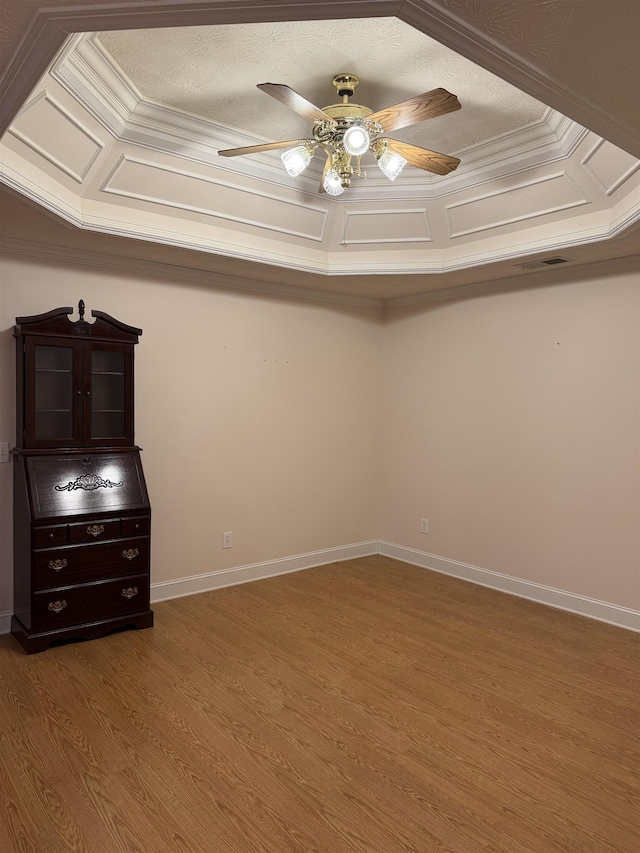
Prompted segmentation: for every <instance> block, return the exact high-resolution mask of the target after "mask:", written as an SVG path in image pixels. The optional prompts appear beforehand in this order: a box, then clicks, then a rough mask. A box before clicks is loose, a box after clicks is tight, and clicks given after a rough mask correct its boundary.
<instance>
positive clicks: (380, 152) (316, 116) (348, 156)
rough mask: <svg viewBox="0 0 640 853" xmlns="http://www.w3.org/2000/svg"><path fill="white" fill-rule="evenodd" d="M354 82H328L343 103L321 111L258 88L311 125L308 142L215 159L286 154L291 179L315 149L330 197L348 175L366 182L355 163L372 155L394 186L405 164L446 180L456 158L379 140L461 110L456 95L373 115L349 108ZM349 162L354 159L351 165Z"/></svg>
mask: <svg viewBox="0 0 640 853" xmlns="http://www.w3.org/2000/svg"><path fill="white" fill-rule="evenodd" d="M359 82H360V81H359V80H358V78H357V77H356V76H355V74H337V75H336V76H335V77H334V78H333V85H334V86H335V88H336V89H337V91H338V94H339V95H340V96H341V97H342V103H340V104H330V105H329V106H327V107H324V108H323V109H320V108H319V107H316V106H314V104H312V103H311V102H310V101H307V100H306V99H305V98H303V97H302V95H299V94H298V93H297V92H295V91H294V90H293V89H291V88H290V87H289V86H285V85H283V84H281V83H260V84H259V85H258V88H259V89H262V91H263V92H266V93H267V94H268V95H271V97H273V98H275V99H276V100H278V101H280V102H281V103H284V104H286V105H287V106H288V107H290V108H291V109H293V110H294V111H295V112H297V113H298V114H299V115H302V116H303V117H304V118H306V119H308V120H309V121H311V122H313V128H312V134H313V138H312V139H299V140H293V141H287V142H269V143H265V144H264V145H250V146H248V147H246V148H230V149H227V150H225V151H219V152H218V153H219V154H220V155H221V156H223V157H237V156H240V155H244V154H257V153H259V152H260V151H270V150H273V149H276V148H287V149H288V150H287V151H285V152H284V153H283V154H282V155H281V160H282V163H283V165H284V167H285V169H286V171H287V173H288V174H289V175H290V176H291V177H292V178H295V177H297V176H298V175H300V174H301V173H302V172H303V171H304V170H305V169H306V168H307V166H308V165H309V163H310V162H311V160H312V159H313V156H314V154H315V152H316V151H317V150H318V149H319V148H320V149H322V150H323V151H324V152H325V154H326V158H327V159H326V162H325V167H324V170H323V173H322V178H321V180H320V187H319V190H320V192H326V193H327V194H328V195H331V196H338V195H341V193H343V192H344V191H345V190H346V189H348V188H349V186H350V184H351V178H352V177H353V175H358V177H363V178H364V177H366V174H365V173H364V172H362V171H361V168H360V160H361V158H362V156H363V155H364V154H366V153H368V152H371V153H372V154H373V156H374V157H375V158H376V161H377V163H378V166H379V167H380V169H381V171H382V173H383V174H384V175H385V176H386V177H387V178H388V179H389V180H390V181H395V179H396V178H397V177H398V175H399V174H400V172H401V171H402V169H403V168H404V167H405V166H406V165H407V163H408V164H409V165H411V166H414V167H416V168H418V169H423V170H424V171H427V172H433V173H435V174H437V175H446V174H448V173H449V172H452V171H453V170H454V169H455V168H457V166H458V164H459V162H460V160H459V159H458V158H457V157H451V156H450V155H447V154H439V153H438V152H437V151H429V150H428V149H426V148H420V147H419V146H417V145H412V144H410V143H408V142H400V141H399V140H396V139H392V138H390V137H383V136H380V134H382V133H384V132H385V131H389V130H397V129H398V128H401V127H407V126H408V125H410V124H415V123H417V122H421V121H425V120H426V119H429V118H435V117H436V116H439V115H444V114H446V113H449V112H453V111H454V110H458V109H460V102H459V101H458V99H457V98H456V96H455V95H452V94H451V93H450V92H447V91H446V90H445V89H433V90H432V91H431V92H426V93H425V94H424V95H418V96H416V97H414V98H410V99H409V100H408V101H403V102H402V103H400V104H396V105H395V106H392V107H387V108H386V109H383V110H379V111H378V112H377V113H374V112H373V111H372V110H371V109H370V108H369V107H366V106H364V105H362V104H352V103H350V102H349V98H350V97H351V96H352V95H353V92H354V90H355V88H356V86H358V84H359ZM352 158H355V164H354V163H353V162H352Z"/></svg>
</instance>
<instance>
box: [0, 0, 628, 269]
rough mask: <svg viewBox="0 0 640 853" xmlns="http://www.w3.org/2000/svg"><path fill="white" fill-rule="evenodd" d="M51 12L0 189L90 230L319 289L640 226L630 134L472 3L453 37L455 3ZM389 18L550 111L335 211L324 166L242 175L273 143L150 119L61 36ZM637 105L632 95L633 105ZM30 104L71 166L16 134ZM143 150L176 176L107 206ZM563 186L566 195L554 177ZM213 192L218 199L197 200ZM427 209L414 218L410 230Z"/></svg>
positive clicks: (25, 56)
mask: <svg viewBox="0 0 640 853" xmlns="http://www.w3.org/2000/svg"><path fill="white" fill-rule="evenodd" d="M10 2H13V0H10ZM31 2H32V0H25V3H26V4H29V5H30V4H31ZM40 2H43V0H40ZM44 2H45V3H46V2H47V0H44ZM58 2H59V4H60V5H57V6H56V7H55V8H51V7H50V8H47V7H45V8H43V9H40V10H39V11H38V12H37V14H36V15H35V17H34V18H33V21H32V23H31V25H30V27H29V28H28V30H27V32H26V34H25V36H24V39H23V40H22V42H21V44H20V45H19V47H18V49H17V51H16V53H15V54H14V55H13V57H12V59H11V60H10V62H9V63H8V65H7V66H6V68H5V72H4V74H3V75H2V78H0V107H1V109H2V113H1V121H2V122H3V124H2V125H0V130H2V129H4V128H6V127H8V126H9V125H10V124H11V121H12V120H14V119H15V122H14V125H13V126H12V127H11V131H10V132H9V133H7V134H6V135H5V137H4V139H3V153H4V163H3V165H2V172H1V174H0V178H1V180H2V181H3V182H4V183H5V184H7V186H9V187H12V188H14V189H16V190H17V191H18V192H19V193H21V194H22V195H24V196H26V197H27V198H30V199H32V200H33V201H35V202H37V203H38V204H41V205H44V206H45V207H47V208H48V209H49V210H51V211H53V212H54V213H56V214H58V215H60V216H62V217H63V218H64V219H65V220H66V221H68V222H71V223H73V224H74V225H77V226H78V227H79V228H81V229H84V230H85V231H95V232H100V233H103V234H112V235H121V236H126V237H137V238H139V239H141V240H143V241H149V242H158V243H161V244H164V245H165V246H168V247H171V246H173V247H177V248H184V249H190V250H197V251H199V252H204V253H207V254H220V255H224V256H226V257H229V258H234V259H239V260H241V261H251V262H254V263H255V262H258V263H262V264H266V265H273V266H281V267H285V268H288V269H289V270H299V271H300V272H304V273H312V274H320V275H322V276H324V277H328V278H329V277H333V276H335V277H346V276H364V275H366V276H371V277H381V276H391V275H395V276H400V275H404V274H408V275H416V276H420V275H423V274H425V273H428V274H433V275H437V274H440V273H450V272H456V271H463V270H468V269H471V268H473V267H479V266H482V265H486V264H498V263H504V262H508V261H510V260H512V259H513V260H518V259H521V258H522V257H523V256H526V255H529V254H534V255H535V254H537V253H539V252H540V251H543V250H548V251H563V250H565V249H568V248H571V247H578V246H586V245H588V244H592V243H597V242H599V241H608V240H611V239H612V238H613V237H616V236H618V235H620V234H622V233H623V232H624V231H626V230H628V229H629V228H630V227H631V226H632V225H633V224H635V223H636V222H637V221H638V219H639V218H640V194H639V193H638V190H639V189H640V173H639V170H640V163H638V162H637V161H635V159H633V158H632V157H631V155H628V154H626V153H625V152H626V151H632V152H635V153H636V154H640V136H639V134H638V133H637V129H636V128H630V127H629V126H627V125H626V124H625V123H624V121H620V120H618V119H617V118H616V117H615V116H614V115H609V114H608V113H607V112H606V111H605V110H604V109H603V108H602V106H598V105H597V104H596V103H592V102H591V101H590V100H589V98H588V97H587V96H586V95H585V92H584V91H577V90H576V89H574V88H572V87H570V86H569V87H567V86H566V85H561V84H559V83H558V82H557V81H556V80H555V79H553V75H552V74H551V73H549V72H548V71H546V70H545V67H547V66H545V65H544V62H542V60H544V56H542V57H541V59H540V61H541V62H542V65H538V64H536V63H537V62H538V59H537V58H536V57H535V56H533V54H532V53H531V51H525V50H524V47H522V46H521V50H522V55H518V53H517V51H516V50H514V45H513V43H510V44H508V43H507V40H508V33H507V32H506V31H505V32H501V31H499V30H498V29H497V28H494V29H491V28H489V29H486V28H484V27H483V26H482V25H481V22H480V21H479V19H478V17H477V14H476V13H477V11H478V2H479V0H478V2H475V4H469V20H467V19H466V17H465V19H464V20H463V17H462V15H463V12H464V10H463V12H461V11H460V9H461V8H462V7H463V6H464V4H462V5H461V0H398V2H388V0H345V2H338V0H313V2H302V0H295V2H294V0H274V2H270V0H174V2H166V0H137V2H136V3H135V4H132V3H130V2H126V3H123V2H113V3H110V4H109V5H104V4H102V3H100V2H96V3H93V2H89V0H86V2H84V3H76V2H74V0H58ZM496 2H498V0H496ZM505 2H506V0H505ZM509 2H510V3H511V4H512V6H513V11H514V14H516V13H517V11H518V9H520V11H521V12H522V8H521V7H520V5H519V3H520V0H509ZM527 2H531V0H527ZM576 2H577V0H567V2H566V3H565V6H566V7H571V10H574V8H575V6H576ZM597 2H598V5H601V4H600V3H599V0H597ZM542 7H544V9H543V8H542ZM559 8H560V6H559V4H558V2H557V0H547V2H545V3H541V4H537V5H536V10H537V11H539V12H540V14H545V13H546V12H547V11H548V12H549V15H550V16H551V13H553V12H554V10H557V9H559ZM472 13H473V14H472ZM567 14H569V11H567ZM384 16H396V17H397V18H398V19H399V20H401V21H404V22H405V23H406V24H409V25H410V26H412V27H414V28H415V29H416V30H418V31H419V32H422V33H424V34H425V35H428V36H429V37H431V38H435V39H437V40H438V41H440V42H442V44H444V45H446V46H447V47H449V48H451V49H452V50H454V51H457V52H458V53H460V54H462V55H464V56H466V57H467V58H468V59H470V60H472V61H473V62H475V63H477V64H478V65H481V66H482V67H484V68H487V69H489V70H490V71H491V72H493V73H494V74H496V75H498V76H499V77H501V78H503V79H507V80H509V81H510V82H512V83H514V84H515V85H517V86H518V87H519V88H520V89H522V90H523V91H525V92H527V93H528V94H529V95H531V96H533V97H535V98H537V99H538V100H540V101H543V102H544V103H548V104H551V105H552V106H553V108H554V109H549V110H548V111H547V113H546V114H545V116H544V120H542V121H536V122H533V123H532V124H530V125H529V126H526V127H520V128H518V129H517V130H515V131H513V132H512V133H510V134H509V135H508V137H501V138H498V139H494V140H492V141H491V142H490V143H486V144H483V145H471V146H470V147H468V148H467V149H466V150H465V151H464V152H463V153H464V163H463V165H462V166H461V167H460V169H459V170H458V171H457V172H456V173H454V174H452V175H450V176H448V177H447V178H446V180H438V179H434V178H433V177H431V176H430V175H427V174H425V173H419V174H417V175H416V174H415V170H414V173H413V174H412V175H411V176H410V178H409V175H408V174H407V173H403V175H401V176H400V178H399V179H398V181H397V182H396V183H395V184H394V185H392V186H389V184H388V183H387V182H386V181H385V179H384V178H382V176H380V177H378V174H377V170H375V172H374V174H373V175H371V177H370V178H369V179H368V181H367V182H366V183H364V184H359V185H358V191H357V193H355V194H353V195H352V196H351V198H349V199H346V200H344V199H343V200H334V199H332V198H328V197H326V196H324V197H323V196H319V195H318V194H317V186H318V182H319V177H320V166H318V165H315V164H314V165H313V166H312V167H310V169H309V170H308V172H307V173H305V174H304V175H303V176H301V178H300V179H298V181H297V182H296V184H295V186H292V185H291V183H290V182H288V181H287V179H286V178H285V177H284V175H283V173H282V171H281V170H280V168H279V163H278V161H277V159H275V160H274V158H273V155H271V156H267V155H258V156H256V157H255V158H250V159H251V162H249V160H248V159H247V160H245V159H244V158H238V159H237V160H235V161H232V162H230V161H228V160H224V158H219V157H218V155H217V152H218V150H219V149H221V148H228V147H241V146H243V145H249V144H255V143H256V142H262V141H270V140H263V138H262V137H256V136H253V135H251V133H249V132H247V131H240V130H238V129H237V128H231V127H228V126H225V125H223V124H221V123H220V122H215V121H212V120H209V119H204V118H199V117H197V116H194V115H188V114H186V113H184V112H180V111H179V110H176V109H173V108H171V107H168V106H162V105H160V104H155V103H150V102H149V101H146V100H145V99H144V98H143V97H142V95H141V93H140V92H139V91H138V90H137V89H136V87H135V86H133V85H132V84H131V83H130V81H128V80H127V79H126V78H125V77H123V75H122V74H121V73H120V72H119V70H118V69H117V67H116V66H115V65H114V63H113V62H112V61H111V60H110V58H109V56H108V54H106V52H105V51H104V50H102V49H101V48H100V47H99V45H96V43H95V42H93V41H92V40H91V39H88V38H85V37H82V36H79V35H78V36H75V37H73V38H72V39H70V40H69V42H67V43H66V44H65V39H66V37H67V36H68V35H69V34H74V33H84V32H95V31H108V30H111V29H132V28H139V29H148V28H154V27H175V26H180V27H185V26H189V27H193V26H200V25H217V24H230V23H260V22H287V21H293V20H300V21H311V20H332V19H334V20H335V19H351V18H357V17H361V18H365V17H384ZM474 16H475V18H474ZM549 20H551V17H549ZM1 34H2V26H1V25H0V35H1ZM56 52H58V57H57V61H56V62H55V63H54V70H53V76H50V77H49V78H47V79H44V78H42V82H41V83H40V84H39V86H38V88H36V89H35V90H34V88H33V87H34V86H35V85H36V83H37V82H38V80H39V79H40V78H41V76H42V75H43V73H44V72H45V70H46V66H47V65H48V63H49V61H50V60H51V59H53V58H54V55H55V54H56ZM534 60H535V61H534ZM549 67H551V65H550V64H549ZM632 89H633V84H632V83H630V84H629V87H628V89H627V91H631V90H632ZM32 92H33V95H32V96H31V100H30V101H29V102H28V106H29V107H30V108H32V107H33V109H34V112H33V116H36V110H37V109H38V108H39V107H41V105H42V103H45V102H46V103H48V104H54V103H56V104H58V105H59V107H60V109H59V110H58V113H59V115H60V116H66V120H67V122H68V126H69V130H68V131H64V133H67V132H68V134H69V136H68V138H69V140H71V141H72V142H73V145H74V147H73V149H72V150H69V151H68V152H66V151H64V149H63V147H62V141H63V137H64V135H63V132H62V131H61V130H60V129H58V131H56V133H57V138H56V140H55V146H57V147H55V146H54V149H55V150H53V151H52V150H49V149H48V148H47V140H46V138H45V136H46V134H45V131H44V128H43V127H42V128H41V129H40V133H41V136H40V138H38V133H37V127H36V128H35V131H36V132H32V131H31V130H29V131H28V132H27V131H26V130H25V127H24V126H23V125H24V122H23V121H22V119H23V118H24V115H25V113H22V114H21V113H20V108H21V106H22V104H23V102H24V101H25V100H26V99H27V97H28V96H30V95H31V93H32ZM612 103H613V101H612ZM74 104H75V105H77V107H78V109H79V111H78V112H77V113H76V107H75V106H74ZM556 110H560V111H561V112H556ZM561 113H564V115H562V114H561ZM40 115H41V117H42V114H40ZM565 115H570V116H572V117H573V119H568V118H565ZM16 116H17V118H16ZM575 119H579V120H580V121H581V122H582V124H584V125H585V127H590V128H591V129H592V131H593V130H595V131H597V132H599V133H600V136H601V137H602V138H601V139H598V138H597V137H596V134H594V133H593V132H591V131H588V130H586V129H585V127H582V126H581V125H578V124H576V121H575ZM105 131H106V132H105ZM83 134H84V136H83ZM84 139H87V140H90V139H94V141H96V143H97V142H99V143H100V146H101V147H100V150H99V151H98V150H95V149H94V153H95V156H90V155H91V152H86V151H84V149H83V145H85V144H86V143H85V142H84ZM605 139H606V140H608V141H604V140H605ZM612 143H613V144H612ZM616 145H617V146H618V148H616V147H615V146H616ZM141 149H145V150H144V152H142V154H143V155H145V156H146V155H149V156H148V157H147V159H148V161H149V165H150V168H153V169H156V170H157V169H160V170H162V173H163V175H166V176H170V178H169V179H168V181H167V184H166V187H154V186H153V181H152V180H149V179H145V180H146V183H147V185H148V188H145V187H143V186H142V183H144V181H142V179H141V176H140V175H139V174H137V173H136V174H134V173H133V172H131V173H130V175H129V178H128V179H127V180H129V181H130V183H129V184H126V183H125V182H123V183H122V184H121V185H119V187H118V189H117V192H118V199H117V204H113V201H114V198H115V197H114V196H113V193H107V192H106V189H105V187H106V184H105V180H106V177H107V175H109V174H113V170H114V168H115V166H116V164H117V163H118V162H123V158H125V159H127V158H128V160H127V161H128V162H130V163H131V162H133V160H134V159H135V158H136V157H137V159H138V160H140V159H141ZM621 149H622V150H621ZM60 152H62V156H60ZM456 153H460V152H456ZM561 174H562V175H563V180H562V181H559V180H558V178H557V177H554V176H558V175H561ZM163 182H164V180H163ZM571 186H573V187H574V188H575V192H574V194H573V195H571V191H570V187H571ZM551 187H555V188H557V193H556V190H555V189H554V191H553V192H554V193H556V195H554V196H553V197H552V198H549V199H548V200H545V203H542V201H541V198H542V195H543V191H544V190H546V189H549V188H551ZM206 191H209V192H212V193H213V196H212V197H211V198H205V196H206ZM218 193H219V195H218ZM519 193H520V195H519ZM248 194H249V195H248ZM109 196H110V197H109ZM223 196H224V198H223ZM525 196H526V198H525ZM516 197H517V198H518V204H519V208H518V210H517V211H515V212H514V211H513V210H509V211H508V212H506V213H504V214H501V212H500V210H499V207H500V205H501V204H502V205H504V206H505V207H506V206H510V207H511V206H512V205H513V203H512V200H513V199H516ZM247 198H251V202H250V204H249V206H251V207H253V206H254V205H257V206H261V205H264V204H266V203H267V202H268V203H271V204H273V205H274V206H275V208H276V209H279V210H282V209H284V208H285V207H287V206H288V207H290V208H291V209H292V210H293V209H294V208H296V206H297V209H298V210H306V211H308V212H309V213H310V215H311V216H313V210H312V208H314V207H315V208H316V214H317V216H319V217H320V219H321V220H322V222H323V224H322V227H321V228H319V227H316V226H314V227H309V225H308V223H307V224H306V225H304V224H300V223H295V221H293V222H292V224H291V225H288V224H287V223H286V222H285V220H284V217H281V219H280V220H279V224H278V221H277V217H274V220H273V221H272V220H271V217H270V214H269V212H268V210H266V209H265V208H264V207H261V208H260V209H259V210H256V211H254V210H253V209H252V210H250V211H249V213H246V212H245V213H242V210H243V209H245V210H246V208H247V207H248V205H247V202H246V199H247ZM203 199H204V201H203ZM242 199H244V201H243V200H242ZM223 202H224V205H226V204H227V203H228V204H229V205H230V206H229V207H228V208H227V207H224V206H223ZM529 204H530V205H531V206H530V208H529V209H528V210H527V209H526V208H527V205H529ZM421 205H422V207H421ZM234 206H235V207H234ZM419 209H421V210H424V220H423V221H422V220H420V222H419V221H418V220H419V217H418V218H416V211H417V210H419ZM407 211H410V214H409V213H407ZM451 211H456V213H455V214H454V218H456V222H452V221H451ZM498 214H501V215H498ZM422 216H423V214H422V213H420V217H422ZM293 220H295V216H294V217H293ZM364 221H367V222H368V225H369V226H370V227H371V232H372V233H373V234H374V235H375V234H377V235H378V238H377V239H376V238H375V236H374V237H369V236H367V235H366V234H363V233H361V231H360V230H359V228H358V227H357V223H362V222H364ZM402 222H404V223H405V225H406V226H407V228H408V230H407V231H406V233H405V232H403V230H402V228H401V227H400V226H401V223H402ZM394 223H395V224H394ZM447 223H449V227H447ZM396 226H397V230H394V228H396ZM314 228H315V230H314ZM345 229H346V230H345ZM349 232H350V236H351V238H352V242H351V243H350V244H349V245H348V246H346V247H345V248H338V247H339V246H340V236H341V235H342V234H343V233H346V234H347V238H348V239H349Z"/></svg>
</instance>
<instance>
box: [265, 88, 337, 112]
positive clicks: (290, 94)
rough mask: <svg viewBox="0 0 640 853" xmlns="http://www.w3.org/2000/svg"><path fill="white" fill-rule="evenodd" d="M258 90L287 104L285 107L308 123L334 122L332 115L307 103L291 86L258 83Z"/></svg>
mask: <svg viewBox="0 0 640 853" xmlns="http://www.w3.org/2000/svg"><path fill="white" fill-rule="evenodd" d="M258 89H262V91H263V92H266V93H267V95H271V97H272V98H275V99H276V101H280V103H282V104H285V106H287V107H289V108H290V109H292V110H293V111H294V112H296V113H298V114H299V115H301V116H302V117H303V118H306V119H307V120H308V121H318V119H320V120H322V121H330V122H333V119H332V118H331V116H330V115H327V113H323V112H322V110H321V109H320V108H319V107H316V106H315V105H314V104H312V103H311V101H307V99H306V98H303V97H302V95H299V94H298V93H297V92H294V90H293V89H292V88H291V87H290V86H285V85H284V84H283V83H258Z"/></svg>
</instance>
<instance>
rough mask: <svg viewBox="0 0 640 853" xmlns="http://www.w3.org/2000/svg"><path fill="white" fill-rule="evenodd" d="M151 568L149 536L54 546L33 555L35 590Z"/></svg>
mask: <svg viewBox="0 0 640 853" xmlns="http://www.w3.org/2000/svg"><path fill="white" fill-rule="evenodd" d="M148 570H149V537H148V536H143V537H140V538H136V539H116V540H115V541H113V542H105V543H104V544H100V545H97V544H96V545H84V546H81V545H76V546H67V547H64V548H52V549H50V550H47V551H36V552H35V554H34V566H33V589H34V590H42V589H49V588H51V587H59V586H66V585H68V584H71V583H84V582H85V581H90V580H96V579H100V578H105V577H109V576H114V577H115V576H116V575H127V574H131V573H132V572H141V571H145V572H147V571H148Z"/></svg>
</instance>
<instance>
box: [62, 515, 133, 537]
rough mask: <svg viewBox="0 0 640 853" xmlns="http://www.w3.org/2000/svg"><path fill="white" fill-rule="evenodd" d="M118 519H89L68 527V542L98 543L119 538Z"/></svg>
mask: <svg viewBox="0 0 640 853" xmlns="http://www.w3.org/2000/svg"><path fill="white" fill-rule="evenodd" d="M121 526H122V525H121V523H120V519H119V518H117V519H115V520H111V521H110V520H108V519H104V518H101V519H97V520H96V519H90V520H89V521H82V522H80V524H70V525H69V542H98V541H104V540H106V539H115V538H116V537H118V536H120V530H121Z"/></svg>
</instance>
